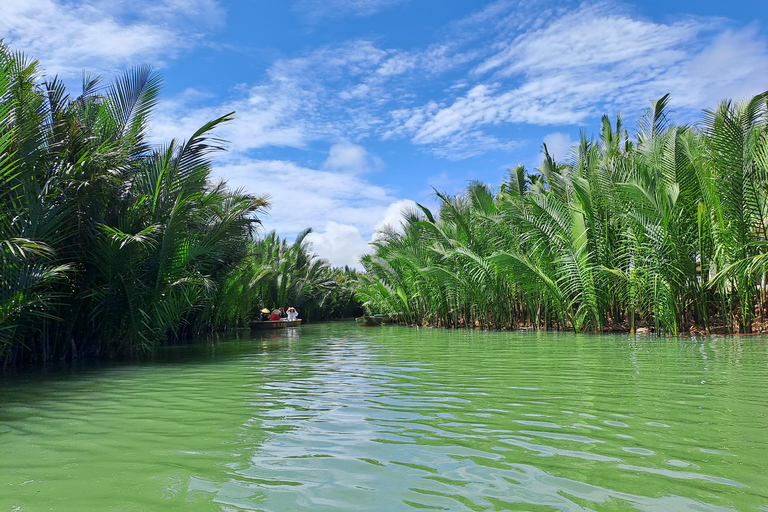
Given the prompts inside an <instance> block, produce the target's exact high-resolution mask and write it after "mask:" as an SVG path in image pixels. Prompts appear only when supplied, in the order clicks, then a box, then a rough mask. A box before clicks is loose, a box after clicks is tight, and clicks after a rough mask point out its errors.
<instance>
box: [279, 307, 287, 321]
mask: <svg viewBox="0 0 768 512" xmlns="http://www.w3.org/2000/svg"><path fill="white" fill-rule="evenodd" d="M280 318H281V319H282V320H285V319H286V318H288V313H286V312H285V308H283V307H281V308H280Z"/></svg>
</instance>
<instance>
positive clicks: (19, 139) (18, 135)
mask: <svg viewBox="0 0 768 512" xmlns="http://www.w3.org/2000/svg"><path fill="white" fill-rule="evenodd" d="M160 88H161V79H160V77H159V76H158V75H157V74H156V73H154V72H152V71H151V69H149V68H148V67H138V68H135V69H133V70H130V71H128V72H126V73H125V74H123V75H122V76H121V77H119V78H117V79H116V80H115V81H114V82H112V83H109V84H107V83H104V82H103V81H102V80H100V79H99V78H90V77H87V76H86V77H84V79H83V88H82V93H81V94H79V95H77V96H72V95H70V94H69V92H68V91H67V89H66V88H65V86H64V85H63V84H62V82H61V81H60V80H58V79H56V78H53V79H45V78H43V77H42V75H41V72H40V70H39V69H38V64H37V63H36V62H34V61H31V60H29V59H28V58H26V57H25V56H24V55H22V54H19V53H14V52H12V51H11V50H10V49H8V48H7V47H5V46H2V44H0V205H2V208H0V365H2V364H9V363H11V364H12V363H14V362H17V363H18V362H22V361H27V360H51V359H61V358H72V357H80V356H84V355H96V356H109V355H115V354H121V353H134V352H137V351H148V350H151V349H152V348H154V347H156V346H157V345H158V344H160V343H163V342H165V341H167V340H172V339H179V338H184V337H188V336H191V335H195V334H200V333H205V332H210V331H213V330H220V329H225V328H231V327H237V326H243V325H244V324H245V323H246V322H247V320H248V319H249V318H250V317H251V316H252V315H253V313H254V308H261V307H264V305H267V306H269V307H272V306H277V305H289V303H290V305H293V306H296V307H297V308H301V307H304V308H306V313H308V314H310V316H311V317H312V318H318V319H319V318H323V317H328V316H334V315H337V314H349V312H350V311H351V310H354V308H355V304H356V303H355V302H354V297H353V293H352V291H351V289H350V282H351V281H354V275H353V274H354V272H353V271H350V270H348V269H347V270H346V271H345V270H342V269H332V268H331V267H330V265H329V264H328V263H327V262H326V261H324V260H321V259H319V258H318V257H317V256H316V255H314V254H313V253H311V251H310V250H309V247H308V246H307V245H306V244H305V243H304V237H303V236H302V237H301V239H300V240H298V241H297V242H296V243H294V244H292V245H288V244H286V243H285V241H282V240H280V239H279V238H278V237H276V236H275V235H274V234H269V235H268V236H266V237H265V238H263V239H259V237H258V234H257V228H258V227H259V226H260V222H259V218H258V216H259V215H261V214H264V213H265V212H266V210H267V208H268V206H269V201H268V197H265V196H256V195H253V194H249V193H246V192H245V191H243V190H232V189H230V188H228V187H227V186H226V184H225V183H223V182H214V181H212V180H211V162H210V157H211V155H212V153H214V152H217V151H220V150H222V149H223V141H221V140H219V139H217V138H216V137H215V135H213V131H214V130H215V129H216V128H217V127H218V126H220V125H221V124H222V123H226V122H228V121H230V120H231V119H232V117H233V114H227V115H224V116H222V117H220V118H218V119H214V120H212V121H210V122H209V123H207V124H205V125H204V126H202V127H200V129H199V130H197V131H196V132H195V133H194V134H192V135H191V136H190V138H189V139H188V140H186V141H171V142H169V143H167V144H164V145H162V146H157V145H154V144H151V143H150V141H149V139H148V125H149V118H150V115H151V113H152V111H153V109H154V107H155V105H156V104H157V101H158V97H159V93H160ZM300 311H301V309H300Z"/></svg>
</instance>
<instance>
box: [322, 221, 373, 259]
mask: <svg viewBox="0 0 768 512" xmlns="http://www.w3.org/2000/svg"><path fill="white" fill-rule="evenodd" d="M307 241H309V242H310V243H311V244H312V249H313V250H314V252H316V253H317V254H319V255H320V256H321V257H323V258H325V259H327V260H328V261H330V262H331V264H332V265H333V266H336V267H341V266H344V265H348V266H350V267H353V268H356V269H358V270H362V265H360V257H361V256H362V255H363V254H366V253H368V252H370V251H371V246H370V245H368V242H367V241H366V240H365V238H363V236H362V235H361V234H360V230H359V229H358V228H357V227H355V226H352V225H349V224H340V223H338V222H334V221H330V222H328V223H326V225H325V229H324V230H323V231H316V232H313V233H310V234H309V235H308V236H307Z"/></svg>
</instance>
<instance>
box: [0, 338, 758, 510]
mask: <svg viewBox="0 0 768 512" xmlns="http://www.w3.org/2000/svg"><path fill="white" fill-rule="evenodd" d="M236 338H239V339H236ZM412 509H429V510H452V511H465V510H466V511H470V510H471V511H479V510H529V511H556V510H564V511H565V510H567V511H571V510H644V511H672V510H674V511H687V510H691V511H694V510H695V511H715V510H733V509H735V510H761V511H768V339H767V338H764V337H744V338H727V337H721V338H699V339H662V340H659V339H653V338H639V339H632V338H629V337H627V336H603V337H598V336H586V335H585V336H576V335H573V334H563V333H522V334H521V333H484V332H468V331H445V330H429V329H411V328H404V327H382V328H368V329H365V328H358V327H356V326H355V325H354V324H350V323H331V324H323V325H307V326H303V327H300V328H298V329H290V330H287V331H283V332H275V333H268V334H258V333H254V334H248V333H242V334H240V335H239V336H233V338H232V339H229V340H219V341H217V342H215V343H202V344H199V345H196V346H192V347H175V348H171V349H168V350H166V351H164V352H163V353H161V354H158V355H157V356H156V357H153V358H152V359H151V360H149V361H145V362H142V363H132V364H108V365H90V366H89V365H82V364H80V365H78V366H76V367H63V368H62V367H59V368H55V369H52V370H51V369H48V370H47V371H41V370H36V371H27V372H22V373H20V374H18V373H17V374H15V375H10V376H6V377H4V378H2V379H0V512H6V511H48V510H55V511H139V510H141V511H146V510H222V511H242V510H259V511H275V512H278V511H279V512H284V511H298V510H328V511H351V510H370V511H400V510H412Z"/></svg>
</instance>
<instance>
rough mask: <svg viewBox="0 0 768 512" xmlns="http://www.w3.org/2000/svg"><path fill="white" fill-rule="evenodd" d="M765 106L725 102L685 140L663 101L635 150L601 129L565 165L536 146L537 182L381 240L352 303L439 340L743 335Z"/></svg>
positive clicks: (760, 293)
mask: <svg viewBox="0 0 768 512" xmlns="http://www.w3.org/2000/svg"><path fill="white" fill-rule="evenodd" d="M766 98H767V96H766V95H759V96H757V97H755V98H754V99H752V100H751V101H748V102H745V103H740V104H732V103H730V102H725V103H723V104H721V105H719V106H718V108H717V109H715V110H714V111H711V112H706V113H705V116H704V122H703V124H702V127H701V128H694V127H689V126H682V127H681V126H674V125H671V124H670V123H669V121H668V117H667V111H668V103H669V97H668V96H664V97H663V98H661V99H659V100H658V101H654V102H652V104H651V107H650V108H649V109H648V110H647V112H646V114H645V115H644V116H643V118H642V119H641V121H640V123H639V126H638V129H637V131H636V135H635V136H634V137H630V136H629V133H628V130H627V129H626V128H624V127H623V125H622V122H621V118H620V117H619V118H618V119H617V120H616V123H615V125H612V123H611V122H610V120H609V119H608V118H607V117H604V118H603V120H602V126H601V131H600V137H599V139H598V140H589V139H587V138H586V137H585V136H584V135H582V137H581V140H580V141H579V144H578V145H576V146H574V148H573V150H572V154H571V156H570V159H569V161H568V163H566V164H562V163H558V162H555V160H554V159H553V158H552V156H551V155H550V154H549V153H548V151H547V147H546V146H544V147H543V152H544V161H543V162H542V164H541V166H540V167H539V168H538V169H537V170H538V173H529V172H527V171H526V169H525V168H524V167H523V166H518V167H517V168H515V169H513V170H510V174H509V178H508V179H507V181H506V182H505V183H503V184H502V185H501V187H500V188H499V190H498V191H497V192H494V191H493V190H491V189H490V188H489V187H488V186H486V185H484V184H481V183H472V184H471V185H469V186H468V187H467V189H466V190H465V191H464V193H463V194H461V195H458V196H449V195H446V194H443V193H437V197H438V199H439V200H440V210H439V212H438V214H433V213H432V212H431V211H429V210H428V209H427V208H425V207H423V206H419V207H418V208H417V209H416V210H414V211H407V212H404V223H403V227H404V230H403V232H402V233H398V232H386V233H382V234H381V237H380V239H379V241H378V242H377V243H376V244H374V245H375V247H376V250H375V252H374V254H372V255H370V256H367V257H365V258H364V260H363V263H364V265H365V267H366V270H367V274H366V275H364V276H362V277H361V278H360V283H361V286H360V288H359V290H358V296H359V297H360V298H361V299H362V300H363V301H365V303H366V307H367V308H368V309H369V310H370V312H376V313H379V312H387V313H392V312H397V313H399V314H400V315H401V317H402V318H403V319H405V320H407V321H409V322H417V323H421V322H425V321H426V322H430V323H434V324H438V325H448V326H461V325H473V326H474V325H477V326H483V327H519V326H531V327H533V328H545V327H550V328H551V327H559V328H566V327H567V328H572V329H574V330H588V331H601V330H603V328H605V327H606V326H607V325H609V324H623V325H624V326H625V327H626V328H628V329H632V330H633V329H634V328H635V326H636V325H637V323H638V322H641V321H642V322H650V323H652V324H654V325H655V327H656V328H657V330H664V331H666V332H670V333H677V332H679V331H680V330H681V329H682V328H683V327H684V326H689V325H691V324H698V325H700V326H704V327H708V326H709V325H710V324H711V322H712V319H711V313H714V314H716V315H718V316H720V318H721V321H724V322H725V323H726V324H728V323H729V322H730V320H729V319H730V318H731V313H736V314H737V316H738V318H739V322H738V324H739V325H737V326H731V327H734V328H739V329H740V330H742V331H747V332H748V331H749V330H750V328H751V327H750V325H751V321H752V318H753V314H754V305H755V304H756V303H764V302H765V299H766V298H765V291H764V289H763V287H762V286H761V287H759V288H758V286H757V284H758V283H760V282H762V280H763V276H764V274H765V273H766V271H767V270H768V257H767V256H766V252H765V247H766V246H767V244H768V228H766V226H768V222H767V221H766V218H767V217H768V130H766ZM712 277H715V278H714V279H712ZM711 310H712V311H711Z"/></svg>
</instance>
